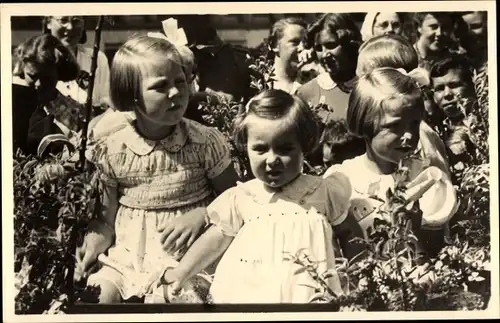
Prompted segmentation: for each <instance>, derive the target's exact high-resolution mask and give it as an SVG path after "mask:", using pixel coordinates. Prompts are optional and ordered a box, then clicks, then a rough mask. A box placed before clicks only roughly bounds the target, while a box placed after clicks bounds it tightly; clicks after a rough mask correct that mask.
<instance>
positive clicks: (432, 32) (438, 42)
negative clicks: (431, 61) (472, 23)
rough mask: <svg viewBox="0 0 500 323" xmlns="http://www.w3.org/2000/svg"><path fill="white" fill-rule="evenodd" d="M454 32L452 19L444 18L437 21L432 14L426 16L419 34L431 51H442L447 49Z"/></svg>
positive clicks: (419, 28)
mask: <svg viewBox="0 0 500 323" xmlns="http://www.w3.org/2000/svg"><path fill="white" fill-rule="evenodd" d="M452 31H453V25H452V21H451V18H449V17H446V16H443V17H439V19H437V18H436V17H434V16H433V15H431V14H428V15H427V16H425V18H424V20H423V21H422V24H421V25H420V27H418V32H419V33H420V40H421V41H422V42H423V44H425V45H426V47H427V48H428V49H430V50H431V51H440V50H443V49H444V48H446V46H447V45H448V43H449V41H450V35H451V33H452Z"/></svg>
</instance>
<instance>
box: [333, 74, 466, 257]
mask: <svg viewBox="0 0 500 323" xmlns="http://www.w3.org/2000/svg"><path fill="white" fill-rule="evenodd" d="M426 77H427V74H426V73H425V71H424V70H422V69H416V70H413V71H411V72H410V73H407V72H406V71H405V70H403V69H395V68H392V67H383V68H377V69H374V70H373V71H371V72H369V73H367V74H366V75H363V76H361V77H360V78H359V80H358V82H357V84H356V86H355V88H354V90H353V92H352V93H351V96H350V99H349V108H348V110H347V123H348V127H349V131H350V132H351V133H353V134H354V135H356V136H359V137H362V138H364V140H365V143H366V153H365V154H363V155H361V156H358V157H355V158H353V159H350V160H346V161H344V162H343V163H342V164H340V165H334V166H332V167H330V168H329V169H328V170H327V171H326V173H325V175H324V176H325V177H328V176H329V175H330V174H332V173H336V172H342V173H344V174H345V175H346V176H347V177H349V179H350V181H351V183H352V199H351V210H350V211H351V212H350V213H352V214H353V215H354V216H355V218H356V220H357V221H358V222H359V223H360V226H361V227H362V228H363V229H364V233H365V235H366V234H367V233H368V231H369V228H370V227H372V225H373V221H374V219H375V217H377V214H378V213H377V212H376V211H375V210H376V209H377V207H379V206H380V204H381V202H382V201H386V199H387V195H386V192H387V190H388V189H389V188H392V189H394V185H395V171H396V169H397V167H398V164H399V163H400V161H402V160H403V159H405V158H406V157H407V156H409V155H410V154H411V153H413V152H414V151H416V150H418V151H420V153H419V158H418V159H410V160H409V163H408V164H407V165H406V166H407V167H408V169H409V182H408V183H407V184H406V186H407V188H408V191H407V194H408V198H409V199H410V200H415V201H416V200H419V202H420V203H419V205H420V208H421V210H422V212H423V217H422V220H421V222H420V223H416V225H417V226H421V228H419V232H416V233H417V236H418V238H419V245H420V246H421V247H422V248H423V249H424V250H425V251H427V252H428V254H430V255H435V254H437V252H438V251H439V250H440V247H442V246H443V243H444V241H445V240H444V238H445V236H446V234H447V230H448V227H447V223H448V221H449V220H450V219H451V217H452V216H453V215H454V213H455V211H456V209H457V199H456V194H455V191H454V188H453V185H452V184H451V181H450V177H449V173H448V172H447V169H446V167H443V165H444V164H446V163H445V162H444V161H443V156H442V154H441V153H440V152H439V150H438V149H436V147H440V146H441V145H442V143H441V144H440V142H439V138H438V137H437V135H435V133H434V132H433V131H432V130H431V129H430V128H429V127H428V126H427V125H426V124H425V123H424V122H422V120H423V117H424V112H425V109H424V99H423V98H424V96H423V93H422V91H421V89H420V88H419V84H418V83H417V80H418V82H419V83H420V85H424V84H425V83H428V78H427V79H426ZM382 203H383V202H382ZM419 221H420V219H419Z"/></svg>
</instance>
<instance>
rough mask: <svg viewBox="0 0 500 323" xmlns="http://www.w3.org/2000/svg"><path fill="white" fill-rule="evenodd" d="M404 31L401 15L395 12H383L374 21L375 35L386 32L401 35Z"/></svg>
mask: <svg viewBox="0 0 500 323" xmlns="http://www.w3.org/2000/svg"><path fill="white" fill-rule="evenodd" d="M402 32H403V29H402V23H401V20H400V19H399V15H398V14H397V13H395V12H381V13H379V14H378V15H377V17H376V18H375V22H374V23H373V36H379V35H385V34H397V35H401V33H402Z"/></svg>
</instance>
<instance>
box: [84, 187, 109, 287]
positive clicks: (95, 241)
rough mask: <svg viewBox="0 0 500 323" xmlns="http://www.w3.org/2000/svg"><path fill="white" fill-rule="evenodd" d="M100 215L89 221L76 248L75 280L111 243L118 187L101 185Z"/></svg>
mask: <svg viewBox="0 0 500 323" xmlns="http://www.w3.org/2000/svg"><path fill="white" fill-rule="evenodd" d="M103 186H104V187H103V189H102V204H101V217H100V218H98V219H95V220H93V221H91V223H90V224H89V226H88V228H87V233H86V235H85V238H84V241H83V245H82V246H80V247H77V250H76V260H77V264H76V270H75V280H77V281H78V280H80V279H82V278H85V277H86V276H87V275H88V270H89V269H90V267H91V266H92V264H93V263H95V261H96V260H97V256H99V255H100V254H101V253H104V252H105V251H106V250H107V249H108V248H109V247H110V246H111V245H112V243H113V239H114V235H115V218H116V212H117V210H118V189H117V188H116V187H113V186H109V185H103Z"/></svg>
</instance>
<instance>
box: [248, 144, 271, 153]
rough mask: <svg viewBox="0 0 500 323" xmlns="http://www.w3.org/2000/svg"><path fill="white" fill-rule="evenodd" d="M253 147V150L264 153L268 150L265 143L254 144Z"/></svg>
mask: <svg viewBox="0 0 500 323" xmlns="http://www.w3.org/2000/svg"><path fill="white" fill-rule="evenodd" d="M251 148H252V150H253V151H256V152H258V153H264V152H266V151H267V147H266V146H265V145H253V146H252V147H251Z"/></svg>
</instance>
